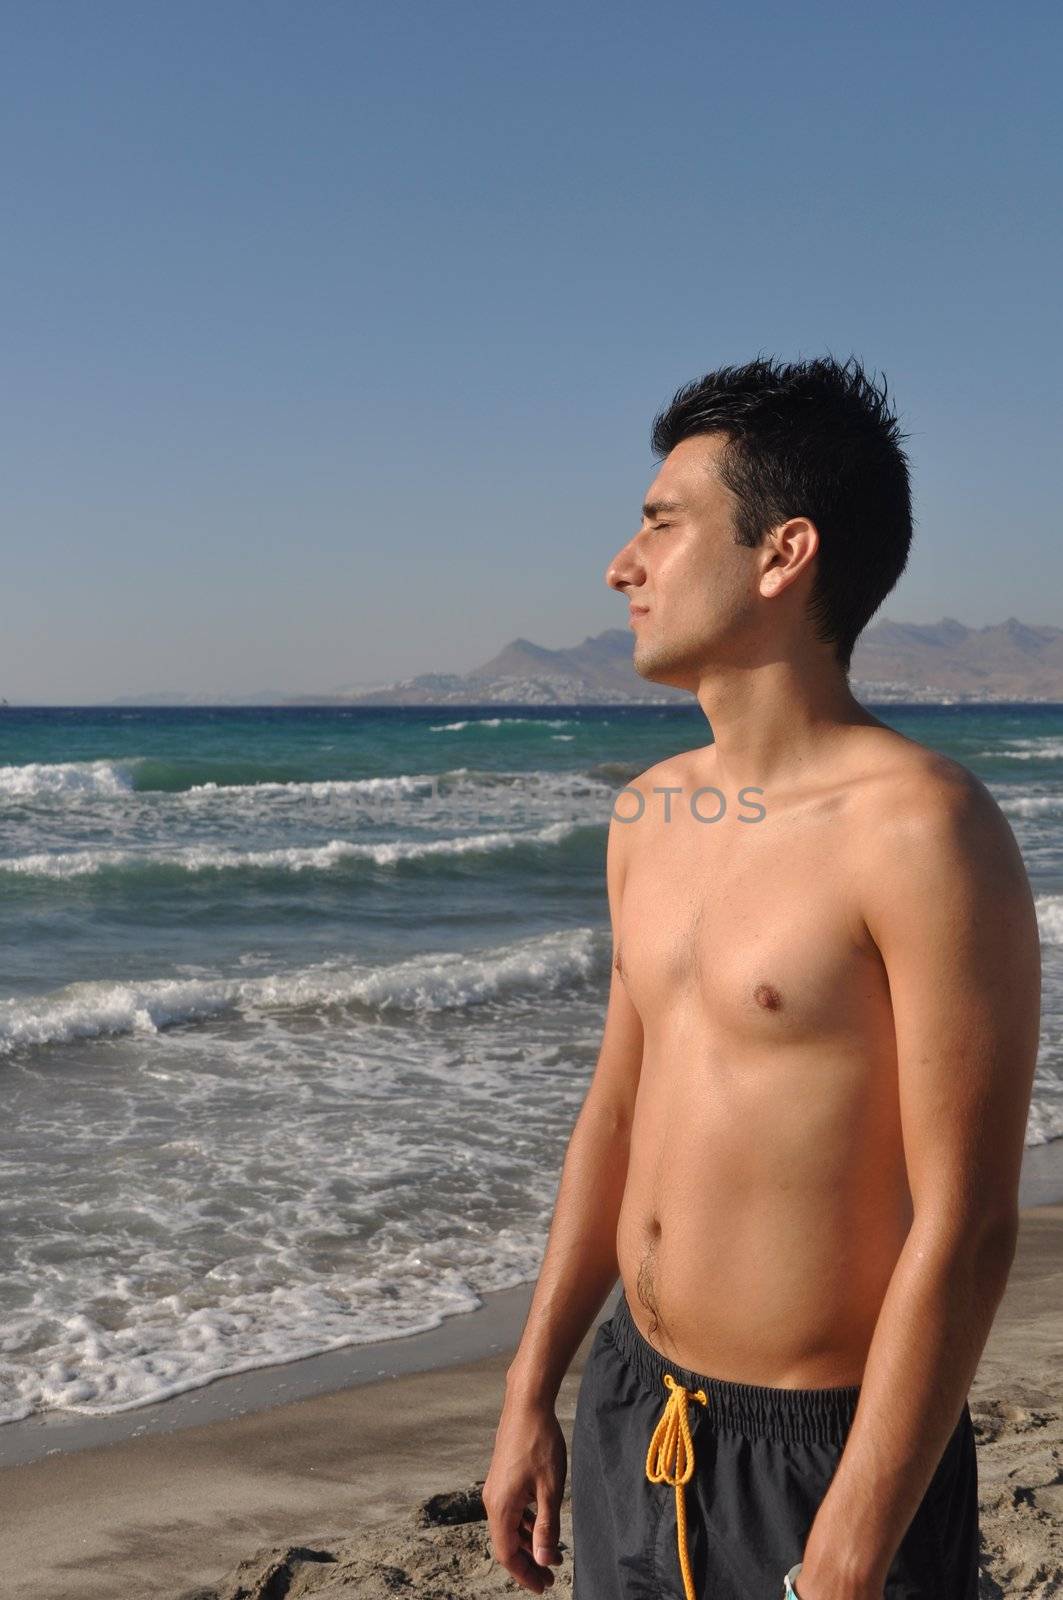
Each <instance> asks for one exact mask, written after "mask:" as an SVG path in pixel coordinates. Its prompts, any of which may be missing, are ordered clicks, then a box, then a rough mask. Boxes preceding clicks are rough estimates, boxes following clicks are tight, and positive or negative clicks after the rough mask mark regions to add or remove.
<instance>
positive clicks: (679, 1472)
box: [646, 1372, 709, 1600]
mask: <svg viewBox="0 0 1063 1600" xmlns="http://www.w3.org/2000/svg"><path fill="white" fill-rule="evenodd" d="M664 1382H665V1387H666V1388H668V1389H670V1390H671V1391H672V1392H671V1394H670V1395H669V1396H668V1399H667V1401H666V1403H665V1407H664V1410H663V1412H662V1413H661V1419H660V1421H659V1422H658V1424H657V1426H656V1428H654V1430H653V1438H652V1439H651V1440H650V1447H649V1449H648V1450H647V1452H646V1476H647V1478H649V1480H650V1482H651V1483H672V1484H674V1485H675V1520H676V1532H677V1536H678V1540H679V1565H680V1567H681V1568H682V1572H683V1589H684V1591H685V1593H686V1600H695V1596H694V1580H693V1578H692V1577H691V1575H690V1557H689V1555H688V1554H687V1509H686V1502H685V1500H684V1498H683V1485H684V1484H686V1483H688V1482H689V1481H690V1476H691V1474H692V1473H693V1471H694V1441H693V1440H692V1439H691V1437H690V1419H689V1417H688V1416H687V1401H688V1400H700V1402H701V1404H702V1405H703V1406H704V1405H708V1403H709V1402H708V1396H707V1395H706V1393H705V1391H704V1389H686V1388H684V1386H683V1385H682V1384H681V1383H677V1382H676V1381H675V1379H674V1378H673V1377H672V1374H671V1373H670V1372H666V1373H665V1375H664Z"/></svg>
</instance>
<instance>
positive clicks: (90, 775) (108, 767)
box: [0, 758, 136, 800]
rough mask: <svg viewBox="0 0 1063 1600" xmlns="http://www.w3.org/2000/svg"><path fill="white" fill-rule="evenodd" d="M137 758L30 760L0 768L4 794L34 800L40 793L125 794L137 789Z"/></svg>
mask: <svg viewBox="0 0 1063 1600" xmlns="http://www.w3.org/2000/svg"><path fill="white" fill-rule="evenodd" d="M135 766H136V758H133V759H129V760H125V761H55V762H48V761H29V762H27V763H26V764H25V765H24V766H21V767H0V796H4V797H6V798H8V799H19V800H24V799H32V798H33V797H34V796H37V795H64V794H67V795H85V794H97V795H121V794H129V793H130V792H131V791H132V788H133V769H134V767H135Z"/></svg>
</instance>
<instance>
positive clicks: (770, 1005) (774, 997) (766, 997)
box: [753, 983, 782, 1011]
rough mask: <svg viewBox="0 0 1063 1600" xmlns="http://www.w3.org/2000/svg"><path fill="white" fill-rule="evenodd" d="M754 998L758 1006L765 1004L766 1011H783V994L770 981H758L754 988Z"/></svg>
mask: <svg viewBox="0 0 1063 1600" xmlns="http://www.w3.org/2000/svg"><path fill="white" fill-rule="evenodd" d="M753 998H754V1000H755V1001H756V1002H757V1005H758V1006H763V1007H764V1010H765V1011H781V1010H782V995H781V994H780V993H779V991H778V989H776V988H775V987H774V985H772V984H770V983H758V984H757V987H756V988H755V989H754V990H753Z"/></svg>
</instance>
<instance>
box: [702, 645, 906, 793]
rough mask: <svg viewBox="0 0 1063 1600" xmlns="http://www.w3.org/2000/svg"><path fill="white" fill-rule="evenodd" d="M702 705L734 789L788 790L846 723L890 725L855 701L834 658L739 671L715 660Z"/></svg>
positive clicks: (720, 770)
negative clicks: (749, 786) (773, 788)
mask: <svg viewBox="0 0 1063 1600" xmlns="http://www.w3.org/2000/svg"><path fill="white" fill-rule="evenodd" d="M697 698H698V704H699V705H700V706H701V709H702V711H703V712H704V713H705V716H706V718H707V719H708V722H709V724H710V726H711V728H712V732H713V737H714V740H715V746H714V748H715V761H716V775H717V778H718V779H719V780H720V783H721V786H722V787H723V788H724V790H725V791H726V792H727V793H728V794H730V793H732V792H737V790H738V789H740V788H742V787H743V786H744V785H747V784H749V785H757V786H759V787H761V788H763V789H765V790H767V789H769V788H770V787H772V786H774V787H775V788H776V789H777V790H785V789H788V788H791V787H795V786H797V785H799V784H800V782H801V780H802V778H804V777H807V776H808V775H809V773H810V772H811V771H812V769H813V768H814V767H816V766H818V765H819V763H820V761H821V760H822V759H823V757H824V756H826V755H827V754H829V752H830V749H831V747H832V745H833V744H834V743H836V741H837V738H838V733H839V731H840V730H841V729H842V728H844V727H853V726H865V727H882V726H883V724H882V723H881V722H880V720H879V718H878V717H875V716H872V714H871V712H870V711H867V710H865V709H864V707H863V706H861V705H860V704H859V703H858V701H856V700H855V699H854V698H853V694H852V691H851V690H850V688H849V683H848V680H847V678H846V676H845V674H844V672H843V671H842V669H841V667H840V666H838V664H837V662H836V661H834V660H833V659H830V660H827V659H825V658H824V657H823V655H822V654H818V655H817V656H816V657H815V658H814V659H812V660H810V661H809V660H806V661H797V660H775V661H766V662H762V663H758V664H757V665H756V666H753V667H750V666H742V667H736V668H730V667H720V666H718V665H714V666H713V668H712V669H711V671H709V672H706V673H705V674H704V675H703V676H702V678H701V682H700V684H699V686H698V691H697Z"/></svg>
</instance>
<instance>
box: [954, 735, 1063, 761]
mask: <svg viewBox="0 0 1063 1600" xmlns="http://www.w3.org/2000/svg"><path fill="white" fill-rule="evenodd" d="M974 759H975V760H985V761H999V760H1001V759H1004V760H1008V761H1063V739H1060V738H1058V737H1056V736H1054V735H1052V734H1048V733H1046V734H1042V735H1041V736H1040V737H1038V738H1036V739H1013V740H1012V741H1011V743H1010V744H1009V745H1004V746H1001V747H998V748H997V749H993V750H979V751H978V753H977V755H976V756H975V758H974Z"/></svg>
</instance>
